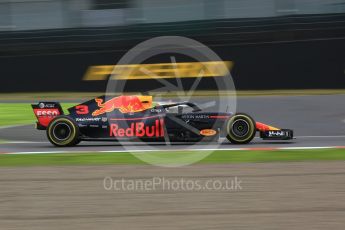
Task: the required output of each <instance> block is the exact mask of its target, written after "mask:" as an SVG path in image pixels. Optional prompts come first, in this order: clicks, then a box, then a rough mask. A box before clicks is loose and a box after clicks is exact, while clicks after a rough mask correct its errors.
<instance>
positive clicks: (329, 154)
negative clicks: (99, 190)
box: [0, 149, 345, 166]
mask: <svg viewBox="0 0 345 230" xmlns="http://www.w3.org/2000/svg"><path fill="white" fill-rule="evenodd" d="M195 153H198V152H197V151H194V152H190V151H188V152H187V151H175V152H173V151H172V152H152V153H150V154H152V156H155V157H164V158H166V157H168V158H170V159H171V162H172V164H174V163H175V160H176V159H178V158H179V156H181V154H184V155H186V154H195ZM145 154H147V153H145ZM325 160H326V161H333V160H342V161H343V160H345V149H319V150H277V151H226V150H219V151H215V152H213V153H212V154H211V155H209V156H208V157H206V158H204V159H203V160H201V161H200V162H198V164H209V163H211V164H216V163H217V164H221V163H249V162H252V163H254V162H296V161H325ZM109 164H146V163H145V162H143V161H141V160H140V159H138V158H136V157H135V156H133V155H132V154H130V153H126V152H123V153H64V154H28V155H6V154H3V155H0V166H51V165H109Z"/></svg>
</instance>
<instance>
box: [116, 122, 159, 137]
mask: <svg viewBox="0 0 345 230" xmlns="http://www.w3.org/2000/svg"><path fill="white" fill-rule="evenodd" d="M110 136H111V137H164V120H163V119H159V120H158V119H157V120H156V121H155V122H154V124H153V125H146V124H145V123H144V122H133V123H132V124H130V126H129V127H127V128H120V127H119V125H118V124H111V125H110Z"/></svg>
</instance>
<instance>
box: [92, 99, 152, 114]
mask: <svg viewBox="0 0 345 230" xmlns="http://www.w3.org/2000/svg"><path fill="white" fill-rule="evenodd" d="M95 101H96V102H97V105H98V107H99V109H97V110H95V111H94V112H93V113H92V116H98V115H101V114H104V113H109V112H112V111H114V110H115V109H118V110H119V111H120V112H121V113H130V112H133V113H134V112H140V111H143V110H146V109H148V108H151V107H152V96H119V97H114V98H112V99H110V100H108V101H105V102H103V99H100V98H96V99H95Z"/></svg>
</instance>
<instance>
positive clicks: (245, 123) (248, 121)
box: [226, 113, 256, 144]
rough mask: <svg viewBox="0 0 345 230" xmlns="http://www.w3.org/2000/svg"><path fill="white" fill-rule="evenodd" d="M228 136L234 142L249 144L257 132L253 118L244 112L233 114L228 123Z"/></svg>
mask: <svg viewBox="0 0 345 230" xmlns="http://www.w3.org/2000/svg"><path fill="white" fill-rule="evenodd" d="M226 133H227V136H226V138H227V139H228V140H229V141H230V142H231V143H233V144H247V143H249V142H251V141H252V140H253V138H254V137H255V134H256V125H255V121H254V119H253V118H251V117H250V116H249V115H247V114H244V113H237V114H235V115H233V116H232V117H231V118H230V119H229V120H228V121H227V123H226Z"/></svg>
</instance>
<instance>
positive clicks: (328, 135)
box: [0, 95, 345, 152]
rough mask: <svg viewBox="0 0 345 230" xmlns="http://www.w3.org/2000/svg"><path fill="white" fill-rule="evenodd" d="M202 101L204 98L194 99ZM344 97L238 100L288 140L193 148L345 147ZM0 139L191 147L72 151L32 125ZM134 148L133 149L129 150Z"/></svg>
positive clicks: (38, 146)
mask: <svg viewBox="0 0 345 230" xmlns="http://www.w3.org/2000/svg"><path fill="white" fill-rule="evenodd" d="M196 101H197V102H199V103H200V102H201V103H202V102H203V101H204V99H196ZM344 105H345V95H322V96H321V95H319V96H260V97H239V98H238V102H237V111H239V112H246V113H248V114H250V115H252V116H253V117H254V118H255V119H256V120H257V121H260V122H264V123H267V124H272V125H274V126H277V127H280V128H289V129H293V130H294V131H295V136H296V139H295V140H292V141H285V142H284V141H279V142H274V141H269V142H267V141H263V140H261V139H259V138H256V139H254V141H253V143H251V144H249V145H231V144H230V143H229V142H228V141H226V140H225V141H224V142H223V143H222V144H221V145H220V146H218V147H217V144H209V143H208V144H198V145H194V146H193V147H195V148H196V149H203V148H207V149H210V148H211V149H212V148H220V149H231V148H239V147H247V148H252V147H253V148H270V147H272V148H275V147H321V146H344V145H345V106H344ZM0 139H4V140H9V141H12V143H8V144H1V147H0V151H1V152H45V151H46V152H51V151H111V150H114V151H121V150H126V149H127V150H128V149H131V148H135V149H137V150H138V149H139V150H140V149H142V150H145V149H148V148H151V147H153V146H155V147H158V148H162V149H185V148H186V147H188V148H191V146H190V145H189V146H187V145H185V144H177V145H162V144H159V145H151V147H147V146H145V145H144V144H141V145H140V144H139V145H134V144H131V143H128V144H126V146H125V148H124V147H123V146H122V145H120V144H119V143H116V142H82V143H81V144H80V145H79V146H77V147H73V148H56V147H54V146H52V145H51V144H50V143H49V142H48V141H47V138H46V134H45V132H44V131H38V130H35V129H34V127H33V125H26V126H18V127H11V128H3V129H0ZM133 146H134V147H133Z"/></svg>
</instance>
